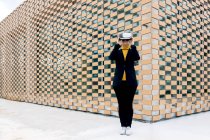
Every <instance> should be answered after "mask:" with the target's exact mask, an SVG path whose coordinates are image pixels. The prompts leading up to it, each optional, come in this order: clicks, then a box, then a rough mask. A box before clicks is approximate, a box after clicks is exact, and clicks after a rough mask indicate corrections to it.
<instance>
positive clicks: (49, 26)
mask: <svg viewBox="0 0 210 140" xmlns="http://www.w3.org/2000/svg"><path fill="white" fill-rule="evenodd" d="M186 2H187V1H184V0H167V1H166V0H132V1H128V0H123V1H117V0H104V1H102V0H96V1H91V0H77V1H66V0H59V1H58V0H46V1H45V2H43V1H41V0H27V1H25V2H24V3H23V4H22V5H21V6H20V7H18V8H17V9H16V10H15V11H14V12H13V13H11V14H10V15H9V16H8V17H7V18H6V19H4V20H3V21H2V22H1V23H0V47H1V48H0V55H1V56H0V68H1V70H0V77H1V79H0V86H1V87H2V88H1V90H0V97H1V98H6V99H10V100H17V101H24V102H30V103H36V104H42V105H48V106H54V107H61V108H68V109H73V110H80V111H87V112H94V113H99V114H105V115H113V116H118V111H117V109H118V104H117V99H116V96H115V93H114V90H113V89H112V87H111V85H112V80H113V77H114V70H115V62H114V61H110V60H109V59H108V56H109V55H110V52H111V51H112V49H113V45H114V44H115V43H116V41H117V34H118V33H119V32H122V31H131V32H133V34H134V44H135V45H136V46H137V50H138V51H139V54H140V56H141V60H140V61H136V63H135V70H136V76H137V80H138V87H137V91H136V95H135V98H134V102H133V107H134V118H135V119H138V120H143V121H149V122H152V121H159V120H161V119H168V118H172V117H176V116H180V115H186V114H191V113H195V112H200V111H206V110H208V108H209V104H208V98H209V96H208V94H209V89H210V88H209V86H208V85H210V84H209V81H210V80H209V79H210V77H209V76H208V75H209V65H210V64H209V61H208V60H209V57H210V56H209V41H208V39H209V19H208V18H207V17H208V16H209V11H208V10H207V9H208V8H209V2H208V3H207V1H199V2H197V1H196V2H194V1H191V2H187V3H186ZM205 2H206V3H205ZM189 3H190V4H189ZM202 3H203V4H204V3H205V4H204V5H205V6H200V7H199V5H200V4H202ZM180 5H181V6H180ZM193 6H194V7H195V6H196V8H195V10H192V9H193ZM187 8H188V11H187V12H184V11H185V9H187ZM190 8H191V9H190ZM189 9H190V10H189ZM195 11H196V12H195ZM201 11H203V14H201V15H199V14H197V12H201ZM204 11H207V12H204ZM175 13H177V14H175ZM193 14H194V15H195V17H192V15H193ZM190 17H191V18H190ZM201 17H202V18H203V19H202V20H203V21H202V22H199V19H200V18H201ZM205 17H206V19H204V18H205ZM185 18H190V19H189V20H186V21H185ZM178 19H179V20H178ZM194 22H196V24H194ZM188 25H189V26H188ZM184 26H185V28H184V29H182V28H183V27H184ZM201 26H202V27H203V29H202V30H197V29H198V28H200V27H201ZM194 30H196V31H195V32H194ZM187 33H190V34H191V36H190V34H189V35H188V36H187V37H186V38H185V34H187ZM201 33H203V34H202V35H200V34H201ZM178 39H179V40H178ZM189 40H190V41H189ZM187 50H188V52H187V54H186V53H184V52H185V51H187ZM169 54H170V55H169ZM187 56H188V57H190V59H191V61H192V59H193V60H195V58H197V59H196V60H197V61H196V62H194V63H193V62H190V61H187V58H188V57H187ZM204 61H205V62H206V63H202V64H203V65H201V62H204ZM188 63H189V64H188ZM188 65H190V67H189V66H188ZM196 68H197V69H199V70H197V69H196ZM193 70H194V71H193ZM187 72H188V73H187ZM193 72H194V73H193ZM189 73H191V75H189ZM193 77H194V78H196V81H193V80H195V79H193ZM198 77H199V78H198ZM200 78H203V81H202V82H199V80H200ZM201 80H202V79H201ZM189 84H191V85H189ZM186 85H187V86H186ZM193 85H196V86H193ZM189 90H190V91H191V92H190V93H188V92H189Z"/></svg>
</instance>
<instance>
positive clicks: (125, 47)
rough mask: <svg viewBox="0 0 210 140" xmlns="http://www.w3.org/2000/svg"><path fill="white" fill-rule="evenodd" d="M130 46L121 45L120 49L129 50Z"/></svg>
mask: <svg viewBox="0 0 210 140" xmlns="http://www.w3.org/2000/svg"><path fill="white" fill-rule="evenodd" d="M129 48H130V45H122V49H129Z"/></svg>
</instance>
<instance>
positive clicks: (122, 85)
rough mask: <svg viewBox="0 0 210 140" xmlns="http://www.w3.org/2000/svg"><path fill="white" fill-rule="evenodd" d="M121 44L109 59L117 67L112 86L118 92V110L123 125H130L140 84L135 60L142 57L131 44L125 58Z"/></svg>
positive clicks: (116, 46) (115, 48) (117, 45)
mask: <svg viewBox="0 0 210 140" xmlns="http://www.w3.org/2000/svg"><path fill="white" fill-rule="evenodd" d="M120 47H121V46H120V45H119V44H115V46H114V49H113V50H112V52H111V54H110V56H109V59H110V60H115V62H116V69H115V74H114V80H113V84H112V87H113V89H114V91H115V93H116V96H117V100H118V104H119V107H118V111H119V117H120V122H121V126H125V127H127V126H130V127H131V123H132V118H133V99H134V95H135V92H136V88H137V86H138V83H137V80H136V73H135V69H134V61H137V60H139V59H140V56H139V53H138V51H137V50H136V46H135V45H131V48H130V49H129V50H128V53H127V56H126V60H124V56H123V52H122V49H120ZM124 70H125V72H126V81H123V80H122V76H123V73H124Z"/></svg>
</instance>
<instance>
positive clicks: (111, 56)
mask: <svg viewBox="0 0 210 140" xmlns="http://www.w3.org/2000/svg"><path fill="white" fill-rule="evenodd" d="M120 47H121V46H120V45H119V44H115V46H114V49H113V50H112V52H111V53H110V55H109V59H110V60H116V59H117V51H118V49H119V48H120Z"/></svg>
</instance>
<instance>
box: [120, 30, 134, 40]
mask: <svg viewBox="0 0 210 140" xmlns="http://www.w3.org/2000/svg"><path fill="white" fill-rule="evenodd" d="M131 38H133V35H132V33H125V32H124V33H120V34H119V39H131Z"/></svg>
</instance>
